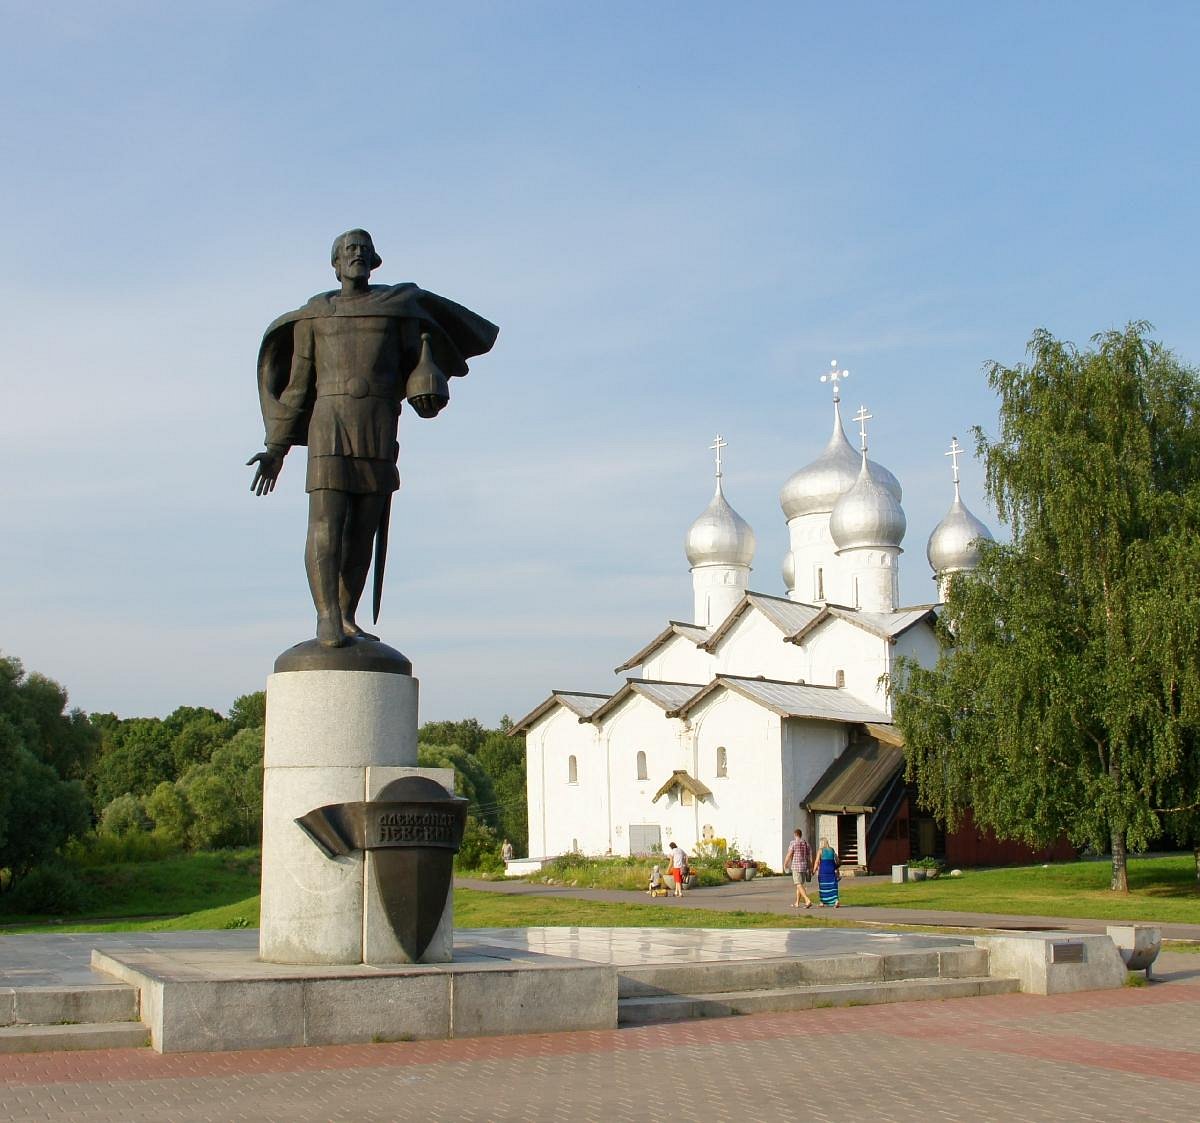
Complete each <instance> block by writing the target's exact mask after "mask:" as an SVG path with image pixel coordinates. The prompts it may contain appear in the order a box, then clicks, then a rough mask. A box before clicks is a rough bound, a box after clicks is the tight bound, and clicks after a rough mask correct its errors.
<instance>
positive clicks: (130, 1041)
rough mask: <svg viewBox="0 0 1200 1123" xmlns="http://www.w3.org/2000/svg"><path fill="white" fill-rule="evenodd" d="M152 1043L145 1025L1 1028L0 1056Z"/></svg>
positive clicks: (20, 1026) (139, 1045) (123, 1023)
mask: <svg viewBox="0 0 1200 1123" xmlns="http://www.w3.org/2000/svg"><path fill="white" fill-rule="evenodd" d="M149 1044H150V1031H149V1030H148V1029H147V1028H146V1027H145V1026H144V1025H142V1023H141V1022H78V1023H74V1024H69V1025H11V1026H2V1027H0V1053H65V1052H71V1051H78V1050H82V1049H136V1048H145V1047H146V1046H148V1045H149Z"/></svg>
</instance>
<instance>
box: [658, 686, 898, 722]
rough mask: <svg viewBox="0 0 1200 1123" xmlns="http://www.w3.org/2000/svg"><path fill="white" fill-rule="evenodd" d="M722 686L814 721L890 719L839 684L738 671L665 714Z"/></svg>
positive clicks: (682, 709) (781, 713)
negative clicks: (746, 675)
mask: <svg viewBox="0 0 1200 1123" xmlns="http://www.w3.org/2000/svg"><path fill="white" fill-rule="evenodd" d="M722 688H724V689H726V690H732V691H734V692H735V693H737V694H740V695H742V697H744V698H749V699H750V701H752V702H757V703H758V704H759V705H760V706H764V707H765V708H766V709H768V710H771V711H772V712H773V713H776V714H779V716H780V717H806V718H813V719H814V720H817V721H849V722H859V723H866V722H876V723H879V724H881V725H887V724H890V721H891V719H890V718H889V717H888V715H887V714H886V713H884V711H883V710H879V709H876V708H875V707H874V706H868V705H867V704H866V703H865V702H860V701H859V700H858V699H857V698H855V697H854V696H853V695H852V694H847V693H846V691H845V690H843V689H842V688H840V687H836V686H811V685H808V684H806V683H799V682H779V681H777V680H775V679H762V678H743V677H741V676H740V675H718V676H717V677H716V678H715V679H713V681H712V682H711V683H709V684H708V686H706V687H705V688H704V689H703V690H701V691H700V692H699V693H697V694H695V695H694V696H693V697H692V698H690V699H688V700H687V701H686V702H685V703H682V704H681V705H680V706H679V708H678V709H677V710H676V711H675V714H674V715H670V714H669V715H668V716H682V715H683V714H685V713H687V712H688V711H690V710H692V709H694V708H695V707H696V706H697V705H698V704H699V702H700V701H701V700H702V699H704V698H707V697H708V695H709V694H712V693H714V692H715V691H717V690H719V689H722Z"/></svg>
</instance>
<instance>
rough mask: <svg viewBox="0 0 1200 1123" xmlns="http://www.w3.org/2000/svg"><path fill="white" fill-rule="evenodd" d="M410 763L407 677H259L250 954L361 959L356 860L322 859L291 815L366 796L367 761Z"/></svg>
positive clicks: (413, 747) (413, 703)
mask: <svg viewBox="0 0 1200 1123" xmlns="http://www.w3.org/2000/svg"><path fill="white" fill-rule="evenodd" d="M416 763H417V680H416V679H414V678H412V677H411V676H410V675H406V674H388V673H384V672H379V671H342V670H313V671H307V670H304V671H281V672H277V673H275V674H273V675H271V677H270V678H269V679H268V680H267V731H266V746H265V753H264V760H263V764H264V769H265V774H264V779H263V852H262V920H261V928H260V931H259V945H258V946H259V955H260V957H261V958H262V959H265V960H269V961H272V962H276V963H328V964H336V963H361V962H362V961H363V950H364V949H363V909H364V873H365V870H364V859H363V855H362V854H361V853H356V854H352V855H349V856H347V857H340V858H328V857H326V856H325V854H323V853H322V852H321V851H320V850H319V849H318V848H317V846H316V845H315V844H314V843H313V841H312V840H311V839H310V838H309V837H308V836H307V835H306V834H305V833H304V832H303V831H302V830H301V829H300V827H299V826H297V825H296V822H295V820H296V819H298V818H300V817H301V816H302V815H305V814H307V813H308V812H309V811H312V810H314V809H315V808H317V807H323V806H325V805H326V804H330V803H353V802H356V801H359V800H367V799H371V798H373V796H374V793H373V792H370V791H368V769H373V768H374V769H378V768H381V767H383V768H386V767H404V766H407V767H413V766H415V765H416Z"/></svg>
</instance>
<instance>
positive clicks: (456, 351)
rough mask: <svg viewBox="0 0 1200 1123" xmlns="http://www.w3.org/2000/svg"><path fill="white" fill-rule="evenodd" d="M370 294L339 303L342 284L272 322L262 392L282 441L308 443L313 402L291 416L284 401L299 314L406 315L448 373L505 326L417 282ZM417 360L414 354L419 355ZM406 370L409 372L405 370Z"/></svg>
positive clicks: (459, 370)
mask: <svg viewBox="0 0 1200 1123" xmlns="http://www.w3.org/2000/svg"><path fill="white" fill-rule="evenodd" d="M368 294H369V295H368V297H367V298H366V299H363V300H356V301H354V302H353V304H352V305H348V306H345V307H340V305H341V304H342V302H340V301H338V300H335V299H334V298H335V297H338V296H340V295H341V292H340V290H337V289H335V290H333V291H331V292H323V293H320V294H318V295H317V296H314V297H313V298H312V299H311V300H310V301H309V302H308V303H307V304H305V305H304V306H303V307H302V308H297V309H296V310H295V311H293V312H288V313H286V314H285V315H283V316H280V317H279V319H277V320H276V321H275V322H274V323H272V324H271V326H270V327H269V328H267V330H266V333H265V334H264V335H263V341H262V346H261V347H260V348H259V352H258V395H259V401H260V402H261V404H262V413H263V421H264V422H265V423H266V426H267V432H268V433H270V434H278V436H279V438H280V440H281V443H286V444H289V445H304V444H307V443H308V423H309V420H310V418H311V416H312V411H311V408H310V409H309V410H306V411H305V412H304V413H302V414H301V415H300V416H299V417H292V416H290V415H291V411H290V410H287V409H285V408H284V407H283V406H282V404H281V403H280V401H279V397H280V395H281V394H282V393H283V391H284V390H285V389H286V388H287V384H288V379H289V378H290V377H291V371H292V352H293V348H294V329H295V325H296V323H297V322H298V321H300V320H315V319H320V318H322V317H325V316H387V317H389V318H392V319H397V320H402V321H404V326H405V329H406V331H405V334H406V336H411V341H412V345H413V346H415V347H417V348H419V341H420V338H421V333H423V332H428V333H429V337H430V338H429V343H430V347H431V349H432V351H433V357H434V361H435V362H436V363H437V365H438V367H439V368H440V369H441V371H442V372H443V373H444V374H446V375H447V376H449V377H456V376H462V375H464V374H466V373H467V359H469V358H472V357H473V356H475V355H483V354H486V353H487V352H488V351H490V350H491V349H492V345H493V344H494V343H495V342H496V336H497V335H498V334H499V332H500V329H499V328H498V327H497V326H496V325H495V324H493V323H490V322H489V321H488V320H485V319H484V318H483V317H482V316H479V315H476V314H475V313H474V312H472V311H471V310H470V309H469V308H464V307H463V306H462V305H461V304H455V303H454V301H453V300H447V299H446V298H445V297H444V296H438V295H437V293H432V292H427V291H426V290H425V289H422V288H418V287H417V286H416V285H414V284H408V283H406V284H401V285H371V286H370V288H369V289H368ZM414 361H415V357H414ZM405 374H407V372H405Z"/></svg>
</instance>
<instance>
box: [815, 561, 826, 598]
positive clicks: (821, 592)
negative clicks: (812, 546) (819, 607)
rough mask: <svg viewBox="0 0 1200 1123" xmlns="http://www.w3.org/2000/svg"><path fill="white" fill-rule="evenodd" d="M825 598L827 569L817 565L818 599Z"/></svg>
mask: <svg viewBox="0 0 1200 1123" xmlns="http://www.w3.org/2000/svg"><path fill="white" fill-rule="evenodd" d="M824 599H825V570H824V569H822V568H821V567H820V566H817V600H824Z"/></svg>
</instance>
